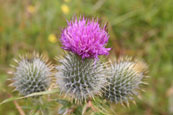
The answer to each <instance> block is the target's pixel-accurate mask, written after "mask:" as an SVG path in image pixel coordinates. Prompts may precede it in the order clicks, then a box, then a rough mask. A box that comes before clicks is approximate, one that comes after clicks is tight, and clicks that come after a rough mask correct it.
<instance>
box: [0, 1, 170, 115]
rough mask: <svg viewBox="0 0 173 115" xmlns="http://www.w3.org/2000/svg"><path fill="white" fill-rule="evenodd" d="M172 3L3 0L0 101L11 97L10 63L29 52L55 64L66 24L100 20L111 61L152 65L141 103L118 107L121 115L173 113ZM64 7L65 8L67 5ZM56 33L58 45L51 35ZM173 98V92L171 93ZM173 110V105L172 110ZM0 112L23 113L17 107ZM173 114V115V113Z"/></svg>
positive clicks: (6, 114)
mask: <svg viewBox="0 0 173 115" xmlns="http://www.w3.org/2000/svg"><path fill="white" fill-rule="evenodd" d="M172 4H173V1H172V0H128V1H127V0H50V1H46V0H30V1H29V0H23V1H22V0H6V1H5V2H4V1H3V0H0V90H1V92H0V102H1V101H2V100H4V99H6V98H8V97H9V96H10V95H17V94H16V93H12V88H10V87H8V84H9V82H8V81H7V79H8V78H9V77H11V76H10V75H8V74H6V73H7V72H8V71H9V70H11V68H10V67H9V65H10V64H11V63H12V59H13V58H14V57H16V56H18V54H21V53H24V52H27V51H34V50H36V51H38V52H43V53H45V54H46V55H48V56H49V57H50V59H51V60H52V61H54V57H55V56H58V55H61V54H62V53H63V51H62V50H61V48H60V43H59V40H58V38H59V37H60V32H61V30H62V28H63V27H65V26H66V20H67V19H68V20H69V19H71V18H72V17H73V16H77V17H78V16H80V15H81V16H83V15H84V16H87V17H98V18H100V20H101V23H106V22H108V31H109V33H110V40H109V43H108V46H109V47H112V50H111V55H110V56H111V57H114V56H120V55H129V56H134V57H137V58H140V59H143V60H144V61H145V62H146V63H147V64H148V65H149V75H150V76H151V77H150V78H149V79H148V81H147V82H149V86H147V87H146V88H145V90H146V92H145V93H142V100H139V99H136V100H137V105H136V106H135V105H133V104H131V106H130V108H122V107H121V106H117V107H116V112H117V113H118V114H120V115H127V114H128V115H168V114H171V111H170V109H169V108H171V107H170V102H169V100H170V98H173V97H171V94H170V93H169V91H170V89H171V88H173V78H172V75H173V8H172ZM64 5H65V7H63V6H64ZM51 34H53V35H54V34H55V35H56V36H57V37H56V38H57V41H56V40H55V41H51V40H50V39H49V36H50V35H51ZM172 96H173V94H172ZM172 108H173V107H172ZM0 114H4V115H17V114H19V113H18V111H17V109H16V107H15V105H14V104H13V103H7V104H4V105H3V106H1V107H0ZM172 114H173V113H172Z"/></svg>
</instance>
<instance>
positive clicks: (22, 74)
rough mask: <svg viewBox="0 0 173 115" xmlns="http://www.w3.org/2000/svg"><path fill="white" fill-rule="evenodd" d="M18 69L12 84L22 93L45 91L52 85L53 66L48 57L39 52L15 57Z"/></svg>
mask: <svg viewBox="0 0 173 115" xmlns="http://www.w3.org/2000/svg"><path fill="white" fill-rule="evenodd" d="M15 62H16V64H15V65H16V66H14V67H15V69H16V71H15V72H14V78H13V79H12V81H13V83H12V86H14V87H16V89H15V90H17V91H19V92H20V94H22V95H28V94H31V93H35V92H41V91H45V90H46V89H47V88H48V87H49V85H50V80H51V79H50V76H51V70H52V66H51V64H50V63H48V59H47V58H46V57H44V56H42V55H41V56H40V55H39V54H37V53H33V54H27V55H25V56H19V58H18V59H15Z"/></svg>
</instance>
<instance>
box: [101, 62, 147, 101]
mask: <svg viewBox="0 0 173 115" xmlns="http://www.w3.org/2000/svg"><path fill="white" fill-rule="evenodd" d="M145 69H146V66H145V65H144V64H142V63H139V62H137V61H132V60H131V59H120V60H119V61H117V62H116V63H115V64H111V66H110V67H109V68H108V71H109V72H108V73H109V76H110V77H109V78H107V82H108V85H107V86H106V88H105V89H103V90H104V92H103V96H104V98H106V99H107V100H109V101H110V102H114V103H121V104H123V103H127V104H128V100H129V99H131V100H132V99H133V96H134V95H138V92H137V90H140V87H139V85H140V84H142V83H143V82H142V79H143V77H144V72H145Z"/></svg>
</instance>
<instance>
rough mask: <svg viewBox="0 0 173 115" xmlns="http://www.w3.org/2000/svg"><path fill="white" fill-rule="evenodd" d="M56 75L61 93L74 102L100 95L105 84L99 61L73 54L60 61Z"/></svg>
mask: <svg viewBox="0 0 173 115" xmlns="http://www.w3.org/2000/svg"><path fill="white" fill-rule="evenodd" d="M60 64H61V65H60V66H57V67H56V69H57V70H58V72H57V74H56V78H57V83H58V85H59V88H60V89H61V92H65V94H66V95H69V96H70V97H71V98H72V99H75V102H82V101H86V99H87V98H88V97H90V98H93V97H94V95H96V94H97V95H99V94H101V92H100V90H101V89H102V88H103V87H104V85H105V83H106V79H105V70H104V66H103V64H102V63H101V62H100V61H99V60H96V61H95V60H94V59H85V60H83V59H82V58H81V57H80V56H78V55H75V54H73V53H69V54H67V55H66V56H65V57H64V59H61V60H60Z"/></svg>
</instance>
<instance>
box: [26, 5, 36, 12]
mask: <svg viewBox="0 0 173 115" xmlns="http://www.w3.org/2000/svg"><path fill="white" fill-rule="evenodd" d="M27 11H28V12H29V13H31V14H33V13H35V11H36V8H35V6H33V5H29V6H28V7H27Z"/></svg>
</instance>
